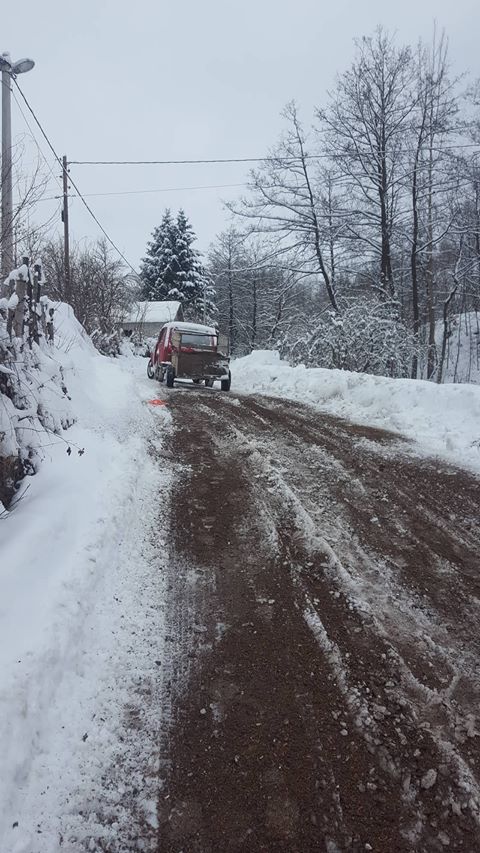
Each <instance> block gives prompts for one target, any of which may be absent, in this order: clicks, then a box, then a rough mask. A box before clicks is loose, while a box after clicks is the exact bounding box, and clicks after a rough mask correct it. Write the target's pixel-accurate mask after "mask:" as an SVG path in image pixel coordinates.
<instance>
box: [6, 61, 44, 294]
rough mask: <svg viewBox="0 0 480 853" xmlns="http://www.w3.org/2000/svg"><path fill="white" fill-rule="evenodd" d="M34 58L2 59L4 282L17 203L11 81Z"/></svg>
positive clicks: (9, 265)
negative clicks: (14, 195) (13, 60)
mask: <svg viewBox="0 0 480 853" xmlns="http://www.w3.org/2000/svg"><path fill="white" fill-rule="evenodd" d="M34 65H35V63H34V61H33V59H18V60H17V62H12V60H11V59H10V54H9V53H3V54H2V55H1V56H0V70H1V72H2V225H1V229H2V232H1V236H2V241H1V242H2V281H4V279H5V278H6V277H7V276H8V275H9V274H10V273H11V271H12V269H13V201H12V108H11V97H10V93H11V83H10V80H11V78H15V77H16V76H17V75H18V74H25V72H27V71H31V69H32V68H33V66H34Z"/></svg>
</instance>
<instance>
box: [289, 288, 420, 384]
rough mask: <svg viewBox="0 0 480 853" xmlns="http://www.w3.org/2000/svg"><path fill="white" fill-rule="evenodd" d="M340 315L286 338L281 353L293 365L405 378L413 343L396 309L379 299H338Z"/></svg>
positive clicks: (328, 316)
mask: <svg viewBox="0 0 480 853" xmlns="http://www.w3.org/2000/svg"><path fill="white" fill-rule="evenodd" d="M339 307H340V309H341V310H340V313H335V312H334V311H327V312H326V313H325V314H324V315H323V316H321V317H319V318H315V319H312V320H311V321H310V322H309V323H308V325H307V327H306V328H305V329H304V330H302V332H301V333H300V334H297V335H295V336H294V335H292V334H291V333H287V334H286V335H285V337H284V339H283V341H282V342H281V347H280V349H281V352H282V355H284V356H285V357H286V358H288V360H289V361H290V363H291V364H305V365H306V366H307V367H326V368H333V369H339V370H350V371H353V372H355V373H370V374H373V375H375V376H392V377H402V376H408V375H409V372H410V369H411V364H412V356H413V352H414V339H413V336H412V335H411V334H410V332H409V331H408V329H407V327H406V325H405V323H404V322H403V321H402V320H401V319H400V317H399V314H398V310H397V306H396V305H395V304H392V303H391V302H385V301H381V300H374V299H370V300H368V303H367V304H366V301H365V299H364V298H363V299H348V300H343V302H342V301H340V300H339Z"/></svg>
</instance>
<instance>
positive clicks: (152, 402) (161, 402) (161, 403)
mask: <svg viewBox="0 0 480 853" xmlns="http://www.w3.org/2000/svg"><path fill="white" fill-rule="evenodd" d="M147 403H149V404H150V406H166V405H167V401H166V400H147Z"/></svg>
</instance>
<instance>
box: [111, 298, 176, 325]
mask: <svg viewBox="0 0 480 853" xmlns="http://www.w3.org/2000/svg"><path fill="white" fill-rule="evenodd" d="M179 308H180V302H136V303H135V304H134V305H133V307H132V310H131V312H130V314H129V315H128V317H125V320H124V322H125V323H159V324H163V323H169V322H170V321H171V320H174V319H175V317H176V316H177V313H178V310H179Z"/></svg>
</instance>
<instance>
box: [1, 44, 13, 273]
mask: <svg viewBox="0 0 480 853" xmlns="http://www.w3.org/2000/svg"><path fill="white" fill-rule="evenodd" d="M2 59H4V60H5V63H2V282H3V281H5V279H6V278H7V276H8V275H10V273H11V271H12V270H13V266H14V264H13V229H12V225H13V221H12V218H13V204H12V107H11V97H10V91H11V90H10V86H11V81H10V71H9V70H8V67H9V64H10V57H9V55H8V53H4V54H3V55H2Z"/></svg>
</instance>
